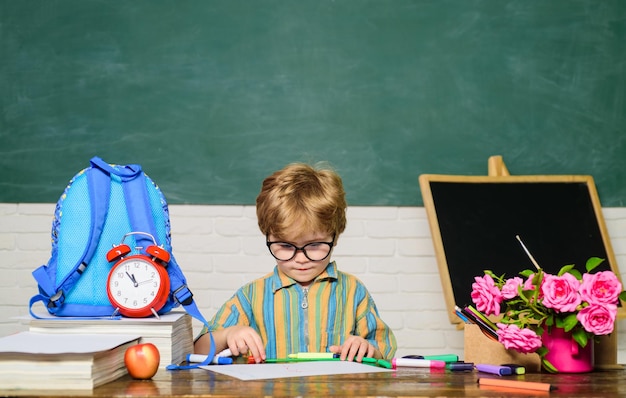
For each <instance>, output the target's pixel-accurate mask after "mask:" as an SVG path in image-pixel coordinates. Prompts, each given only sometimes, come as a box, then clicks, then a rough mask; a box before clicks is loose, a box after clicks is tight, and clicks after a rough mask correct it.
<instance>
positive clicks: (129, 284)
mask: <svg viewBox="0 0 626 398" xmlns="http://www.w3.org/2000/svg"><path fill="white" fill-rule="evenodd" d="M107 288H108V295H109V299H110V300H111V303H112V304H113V306H114V307H117V308H119V310H120V313H121V314H122V315H126V316H149V315H150V314H152V310H151V309H152V308H153V309H154V311H158V310H160V309H161V307H163V305H164V304H165V301H166V300H167V295H168V293H169V280H168V279H167V272H166V271H165V270H164V268H163V267H161V266H159V265H157V264H155V263H153V262H152V261H150V260H149V259H148V258H146V257H144V256H130V257H127V258H124V259H122V260H120V261H119V262H118V263H117V264H115V265H114V266H113V268H112V269H111V272H110V273H109V280H108V285H107Z"/></svg>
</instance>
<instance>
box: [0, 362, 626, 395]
mask: <svg viewBox="0 0 626 398" xmlns="http://www.w3.org/2000/svg"><path fill="white" fill-rule="evenodd" d="M479 376H480V377H495V376H488V375H484V374H482V373H480V374H479V373H477V372H454V373H453V372H449V371H447V372H446V371H429V370H426V369H407V368H403V369H399V370H397V371H395V372H388V373H367V374H352V375H334V376H311V377H291V378H281V379H272V380H259V381H242V380H239V379H235V378H232V377H229V376H224V375H220V374H217V373H214V372H210V371H205V370H201V369H196V370H184V371H175V372H168V371H159V373H157V375H156V376H155V377H154V379H153V380H148V381H138V380H133V379H131V378H130V377H129V376H125V377H122V378H120V379H118V380H116V381H114V382H111V383H108V384H105V385H103V386H100V387H98V388H96V389H94V391H93V392H87V393H84V392H79V393H74V392H72V391H60V392H45V391H20V392H16V391H3V390H2V389H1V388H2V387H1V386H0V396H7V395H11V396H17V395H19V396H53V395H58V396H70V395H71V396H85V397H148V396H163V397H165V396H171V397H243V396H248V397H250V396H252V397H262V396H283V397H284V396H323V397H340V396H343V397H363V396H385V397H396V396H403V397H435V396H437V397H498V396H506V397H507V398H514V397H530V396H546V397H602V398H608V397H613V396H618V395H621V394H626V370H614V371H605V372H593V373H586V374H559V375H550V374H527V375H523V376H516V377H512V379H514V380H526V381H540V382H544V383H550V384H552V385H554V386H556V387H557V390H555V391H552V392H550V393H547V392H541V391H533V390H509V391H507V390H495V389H488V388H485V387H479V386H478V385H477V383H476V380H477V378H478V377H479ZM507 378H508V377H507ZM33 382H34V383H36V380H34V381H33Z"/></svg>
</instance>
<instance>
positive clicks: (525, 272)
mask: <svg viewBox="0 0 626 398" xmlns="http://www.w3.org/2000/svg"><path fill="white" fill-rule="evenodd" d="M534 273H535V272H534V271H533V270H530V269H525V270H524V271H522V272H520V273H519V274H520V275H521V276H523V277H524V278H528V277H529V276H531V275H532V274H534Z"/></svg>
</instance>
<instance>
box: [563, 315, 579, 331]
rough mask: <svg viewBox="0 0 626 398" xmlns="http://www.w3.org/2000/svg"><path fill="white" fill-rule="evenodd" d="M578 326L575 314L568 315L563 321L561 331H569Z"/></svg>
mask: <svg viewBox="0 0 626 398" xmlns="http://www.w3.org/2000/svg"><path fill="white" fill-rule="evenodd" d="M577 324H578V319H576V314H569V315H568V316H566V317H565V319H563V330H565V331H566V332H569V331H571V330H572V329H574V327H575V326H576V325H577Z"/></svg>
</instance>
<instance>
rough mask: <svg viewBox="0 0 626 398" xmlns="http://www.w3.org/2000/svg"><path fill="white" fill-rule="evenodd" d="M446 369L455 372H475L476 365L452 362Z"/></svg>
mask: <svg viewBox="0 0 626 398" xmlns="http://www.w3.org/2000/svg"><path fill="white" fill-rule="evenodd" d="M446 369H448V370H451V371H453V372H461V371H466V370H474V364H473V363H472V362H452V363H447V364H446Z"/></svg>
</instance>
